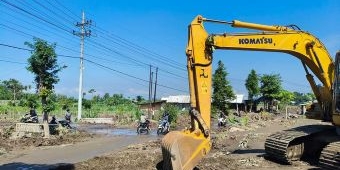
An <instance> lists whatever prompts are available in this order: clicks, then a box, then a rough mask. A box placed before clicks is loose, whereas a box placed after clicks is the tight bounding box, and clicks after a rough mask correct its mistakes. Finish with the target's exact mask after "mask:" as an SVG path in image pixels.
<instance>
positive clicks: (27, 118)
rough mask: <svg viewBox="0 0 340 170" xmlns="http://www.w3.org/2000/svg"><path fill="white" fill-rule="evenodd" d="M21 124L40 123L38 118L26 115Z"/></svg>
mask: <svg viewBox="0 0 340 170" xmlns="http://www.w3.org/2000/svg"><path fill="white" fill-rule="evenodd" d="M20 122H21V123H39V120H38V116H31V115H30V114H28V113H27V114H25V115H24V116H23V117H22V118H21V119H20Z"/></svg>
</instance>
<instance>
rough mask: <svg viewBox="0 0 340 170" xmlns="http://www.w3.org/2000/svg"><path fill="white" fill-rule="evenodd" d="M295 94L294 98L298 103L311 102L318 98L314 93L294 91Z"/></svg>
mask: <svg viewBox="0 0 340 170" xmlns="http://www.w3.org/2000/svg"><path fill="white" fill-rule="evenodd" d="M293 95H294V99H293V100H294V101H295V103H297V104H300V103H306V102H311V101H313V100H315V99H316V97H315V95H314V94H313V93H307V94H304V93H299V92H293Z"/></svg>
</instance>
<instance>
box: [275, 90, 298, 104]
mask: <svg viewBox="0 0 340 170" xmlns="http://www.w3.org/2000/svg"><path fill="white" fill-rule="evenodd" d="M276 99H278V100H279V101H280V102H281V103H282V104H283V105H287V104H289V103H290V102H291V101H292V100H293V99H294V93H292V92H290V91H287V90H281V91H280V92H279V94H278V95H277V96H276Z"/></svg>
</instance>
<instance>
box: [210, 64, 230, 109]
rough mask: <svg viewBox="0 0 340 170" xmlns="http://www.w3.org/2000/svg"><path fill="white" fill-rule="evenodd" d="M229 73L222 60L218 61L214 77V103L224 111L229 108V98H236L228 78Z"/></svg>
mask: <svg viewBox="0 0 340 170" xmlns="http://www.w3.org/2000/svg"><path fill="white" fill-rule="evenodd" d="M227 75H228V73H227V72H226V70H225V67H224V64H223V63H222V61H218V68H217V69H216V70H215V73H214V75H213V79H212V87H213V94H212V100H213V102H212V105H213V106H214V107H215V108H216V109H218V110H220V111H222V112H226V111H227V109H228V100H233V99H235V94H234V92H233V89H232V87H231V85H230V83H229V81H228V80H227Z"/></svg>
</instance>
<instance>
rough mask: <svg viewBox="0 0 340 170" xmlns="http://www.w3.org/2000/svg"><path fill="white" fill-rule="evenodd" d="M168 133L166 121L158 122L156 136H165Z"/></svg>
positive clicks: (168, 128) (168, 127)
mask: <svg viewBox="0 0 340 170" xmlns="http://www.w3.org/2000/svg"><path fill="white" fill-rule="evenodd" d="M169 131H170V124H169V122H168V121H166V120H160V121H159V124H158V128H157V135H160V134H163V135H164V134H167V133H168V132H169Z"/></svg>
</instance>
